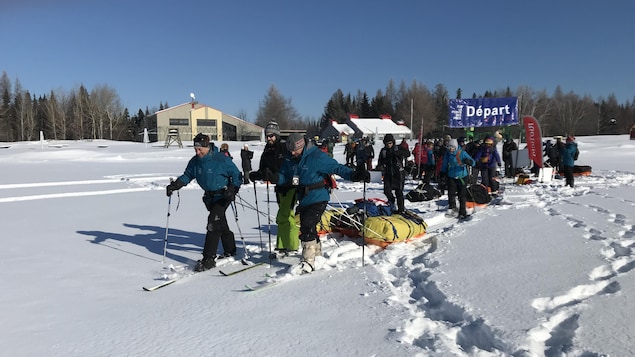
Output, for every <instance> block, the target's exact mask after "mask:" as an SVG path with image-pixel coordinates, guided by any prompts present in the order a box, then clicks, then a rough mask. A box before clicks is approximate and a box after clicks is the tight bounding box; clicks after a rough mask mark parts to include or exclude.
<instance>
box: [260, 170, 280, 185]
mask: <svg viewBox="0 0 635 357" xmlns="http://www.w3.org/2000/svg"><path fill="white" fill-rule="evenodd" d="M262 179H263V180H264V181H269V182H271V183H273V184H277V183H278V173H277V172H273V171H271V169H269V168H266V169H265V172H264V173H263V175H262Z"/></svg>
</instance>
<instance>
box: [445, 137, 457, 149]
mask: <svg viewBox="0 0 635 357" xmlns="http://www.w3.org/2000/svg"><path fill="white" fill-rule="evenodd" d="M458 147H459V142H458V141H457V140H456V139H451V140H450V142H449V143H448V149H456V148H458Z"/></svg>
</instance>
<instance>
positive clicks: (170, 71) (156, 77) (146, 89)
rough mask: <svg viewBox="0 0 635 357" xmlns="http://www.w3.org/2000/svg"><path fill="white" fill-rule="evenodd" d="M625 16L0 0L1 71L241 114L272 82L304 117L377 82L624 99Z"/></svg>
mask: <svg viewBox="0 0 635 357" xmlns="http://www.w3.org/2000/svg"><path fill="white" fill-rule="evenodd" d="M634 13H635V2H633V1H630V0H618V1H603V2H600V1H597V2H593V1H592V2H578V1H557V0H550V1H543V0H538V1H503V0H501V1H423V0H412V1H403V0H393V1H375V0H369V1H347V0H340V1H334V0H321V1H297V0H296V1H292V0H289V1H279V0H268V1H260V0H253V1H243V0H232V1H213V0H209V1H193V0H181V1H164V0H156V1H135V0H127V1H120V0H111V1H99V2H96V1H82V0H58V1H54V0H49V1H46V0H5V1H2V4H0V41H1V43H2V51H0V71H3V70H4V71H6V72H7V74H8V75H9V78H10V79H11V80H12V82H13V81H14V80H15V79H16V78H17V79H19V80H20V82H21V84H22V86H23V88H24V89H28V90H30V91H31V93H32V94H35V95H43V94H48V93H49V92H50V91H51V90H52V89H53V90H64V91H67V92H68V91H70V90H71V89H73V88H77V87H78V86H79V85H80V84H84V86H86V87H87V88H88V89H89V90H90V89H91V88H93V87H94V86H96V85H103V84H106V85H108V86H110V87H112V88H114V89H115V90H116V91H117V93H118V94H119V96H120V97H121V100H122V104H123V105H124V106H126V107H128V109H129V110H130V112H131V113H136V112H137V111H138V109H139V108H142V109H145V108H146V106H149V107H158V105H159V102H163V103H165V102H166V101H167V102H168V104H169V105H177V104H181V103H185V102H188V101H189V100H190V96H189V94H190V92H194V93H195V94H196V98H197V100H198V101H200V102H201V103H203V104H207V105H210V106H212V107H215V108H217V109H219V110H221V111H223V112H226V113H228V114H232V115H236V114H238V113H240V112H245V113H247V120H249V121H253V120H254V119H255V116H256V111H257V109H258V106H259V104H260V102H261V101H262V100H263V99H264V96H265V94H266V92H267V89H268V88H269V87H270V86H271V85H275V86H276V87H277V88H278V90H279V91H280V93H281V94H282V95H283V96H285V97H286V98H290V99H291V103H292V104H293V105H294V106H295V108H296V109H297V110H298V112H299V113H300V114H301V115H302V116H303V117H311V118H314V119H317V118H319V117H320V115H321V114H322V112H323V110H324V105H325V104H326V102H327V101H328V99H329V98H330V97H331V95H332V94H333V93H334V92H335V91H336V90H337V89H338V88H339V89H341V90H342V91H344V93H349V92H350V93H351V94H353V95H355V94H356V93H357V91H358V90H362V91H366V92H367V93H368V95H369V97H373V96H374V95H375V94H376V92H377V90H379V89H381V90H384V89H385V87H386V85H387V83H388V81H389V80H390V79H393V80H394V81H395V82H396V84H399V83H400V82H401V81H405V82H406V84H410V83H411V82H412V81H413V80H416V81H418V82H421V83H423V84H425V85H426V86H427V87H428V88H430V89H432V88H434V86H435V85H436V84H438V83H441V84H444V85H445V86H446V87H447V89H448V91H449V93H450V95H452V96H454V95H455V93H456V90H457V89H458V88H461V89H462V90H463V97H471V95H472V93H474V92H476V93H477V94H482V93H483V92H484V91H486V90H503V89H505V88H506V87H507V86H509V87H510V88H512V89H515V88H517V87H518V86H519V85H527V86H529V87H531V88H533V89H536V90H542V89H545V90H546V91H547V93H548V94H552V93H553V91H554V89H555V88H556V86H557V85H560V86H561V87H562V89H563V90H564V91H565V92H569V91H573V92H575V93H577V94H580V95H584V94H589V95H591V97H593V98H594V99H597V98H599V97H604V98H606V97H608V96H609V94H611V93H613V94H615V96H616V97H617V100H618V102H619V103H625V102H626V101H631V102H632V101H633V98H634V97H635V70H634V69H633V64H634V63H635V38H634V34H635V21H633V14H634Z"/></svg>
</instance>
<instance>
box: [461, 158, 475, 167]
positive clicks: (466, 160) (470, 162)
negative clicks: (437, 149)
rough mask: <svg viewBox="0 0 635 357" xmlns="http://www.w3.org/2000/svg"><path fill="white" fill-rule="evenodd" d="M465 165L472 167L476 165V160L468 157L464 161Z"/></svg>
mask: <svg viewBox="0 0 635 357" xmlns="http://www.w3.org/2000/svg"><path fill="white" fill-rule="evenodd" d="M463 163H464V164H466V165H467V166H472V165H474V160H472V159H470V158H467V157H466V158H465V159H463Z"/></svg>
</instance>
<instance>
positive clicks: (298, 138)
mask: <svg viewBox="0 0 635 357" xmlns="http://www.w3.org/2000/svg"><path fill="white" fill-rule="evenodd" d="M303 147H304V135H302V134H299V133H293V134H291V135H289V137H288V138H287V149H288V150H289V151H296V150H300V149H302V148H303Z"/></svg>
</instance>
